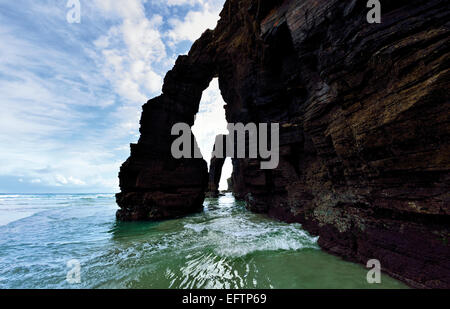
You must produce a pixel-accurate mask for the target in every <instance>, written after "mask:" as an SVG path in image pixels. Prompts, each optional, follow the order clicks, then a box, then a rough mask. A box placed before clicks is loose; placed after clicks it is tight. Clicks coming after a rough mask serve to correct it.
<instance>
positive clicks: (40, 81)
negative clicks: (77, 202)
mask: <svg viewBox="0 0 450 309" xmlns="http://www.w3.org/2000/svg"><path fill="white" fill-rule="evenodd" d="M155 1H159V0H155ZM28 4H29V5H28V6H27V10H21V9H19V8H17V6H16V5H14V4H13V3H10V2H4V3H2V4H0V8H1V10H0V19H1V20H2V27H1V28H0V42H2V48H0V81H1V83H0V109H1V110H2V112H1V113H0V145H3V148H2V150H1V151H0V161H1V162H2V164H0V175H2V176H3V175H8V176H16V177H17V179H18V181H20V182H22V183H24V184H26V183H32V184H34V185H35V186H62V188H69V187H76V188H80V189H79V191H80V192H81V191H85V190H89V191H91V190H96V189H97V188H101V189H107V190H108V191H117V190H118V177H117V173H118V171H119V167H120V165H121V164H122V162H123V161H124V160H125V159H126V156H127V155H128V152H127V151H126V150H128V149H129V147H128V143H129V142H134V141H135V140H136V139H137V137H138V127H139V118H140V113H141V105H142V104H143V103H145V102H146V101H147V100H148V99H149V98H151V97H154V96H156V95H159V93H160V91H161V85H162V77H163V76H164V75H165V72H166V71H167V70H168V69H170V68H171V67H172V65H173V63H174V62H175V59H176V57H177V56H178V54H182V53H185V52H186V51H187V50H184V49H185V48H186V46H184V47H183V48H184V49H183V50H181V49H179V48H177V49H170V48H168V47H169V45H170V44H171V43H172V44H176V43H178V42H180V41H181V40H189V41H193V40H195V39H196V38H197V37H198V36H200V34H201V33H202V32H203V31H204V30H206V28H208V27H209V28H213V27H214V26H215V23H216V21H217V19H218V13H219V11H220V8H221V7H222V4H223V0H213V1H207V0H168V2H166V1H162V2H161V5H164V8H163V9H162V10H161V11H155V12H149V11H147V12H146V10H145V7H144V5H148V4H149V2H148V1H146V0H93V1H89V2H88V1H87V2H83V6H82V14H83V16H82V23H81V24H79V25H69V24H67V22H66V20H65V15H66V11H65V10H66V8H65V5H64V3H63V4H60V3H59V2H57V1H53V0H48V1H45V2H39V3H38V2H37V1H29V3H28ZM168 7H170V9H171V10H174V11H176V12H177V14H175V15H176V16H181V17H179V19H174V18H172V19H170V21H169V19H168V18H171V15H167V13H168ZM6 8H7V9H6ZM4 12H10V14H8V15H7V14H5V13H4ZM16 15H17V16H21V17H24V18H16V19H13V18H12V17H11V16H16ZM36 16H39V18H38V19H36V18H35V17H36ZM213 90H214V91H213ZM203 97H204V100H206V101H205V102H210V103H211V104H206V105H205V106H204V105H203V103H202V109H203V110H202V112H201V113H200V114H199V116H198V120H199V121H200V122H198V124H197V127H198V126H200V127H201V128H202V130H201V132H198V134H197V136H198V138H199V140H201V145H206V146H205V147H206V148H205V149H208V150H205V151H204V154H205V156H208V158H209V156H210V154H211V151H212V144H213V142H214V137H215V135H216V133H217V132H216V131H214V130H215V129H214V128H216V126H217V125H218V124H220V123H221V124H220V126H222V125H223V126H225V125H226V123H225V122H223V121H222V120H220V119H219V118H220V117H219V118H217V117H218V116H215V115H217V113H219V114H220V113H223V109H222V107H221V106H220V104H219V105H217V104H216V103H214V102H218V101H220V100H221V98H220V95H218V86H217V82H213V84H212V88H211V89H210V90H207V91H206V92H205V94H204V96H203ZM213 103H214V104H213ZM202 114H204V115H202ZM207 115H209V116H208V117H206V116H207ZM222 116H223V115H222ZM222 119H223V118H222ZM221 121H222V122H221ZM225 133H226V132H225ZM208 160H209V159H208Z"/></svg>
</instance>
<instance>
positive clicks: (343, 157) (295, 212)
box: [117, 0, 450, 288]
mask: <svg viewBox="0 0 450 309" xmlns="http://www.w3.org/2000/svg"><path fill="white" fill-rule="evenodd" d="M361 2H362V3H361ZM394 2H395V1H392V3H391V4H389V3H387V4H386V6H385V7H384V9H383V24H381V25H378V26H377V25H368V23H367V19H366V14H367V11H366V6H365V5H364V1H339V0H328V1H317V0H276V1H266V0H227V1H226V3H225V6H224V9H223V11H222V13H221V14H220V16H221V19H220V21H219V22H218V25H217V27H216V29H215V30H214V31H207V32H206V33H205V34H203V35H202V37H201V38H200V40H198V41H197V42H196V43H195V44H194V45H193V47H192V49H191V51H190V52H189V55H188V56H183V57H180V58H179V59H178V61H177V64H176V65H175V67H174V69H173V70H172V71H171V72H169V73H168V75H167V76H166V79H165V84H164V88H163V95H162V96H160V97H158V98H156V99H153V100H151V101H149V103H147V104H146V105H145V106H144V111H143V116H142V120H141V125H142V127H141V134H142V136H141V139H140V140H139V143H138V144H137V145H132V149H131V157H130V158H129V159H128V160H127V162H126V163H125V164H124V165H123V167H122V169H121V173H120V184H121V189H122V193H120V194H118V196H117V201H118V203H119V205H120V206H121V208H122V209H121V210H120V211H119V212H118V218H119V219H126V220H131V219H133V220H139V219H140V220H142V219H162V218H169V217H173V216H181V215H184V214H187V213H190V212H193V211H198V210H200V209H201V204H202V201H203V197H204V190H205V189H206V186H207V182H208V172H207V168H206V166H207V164H206V162H205V161H204V160H202V159H183V160H173V159H171V154H170V144H171V142H172V140H173V138H172V137H171V136H170V128H171V126H172V125H173V124H174V123H176V122H185V123H188V124H190V125H192V124H193V122H194V115H195V114H196V112H197V110H198V103H199V101H200V97H201V93H202V91H203V90H204V89H205V88H206V87H207V85H208V83H209V81H210V80H211V78H212V77H213V76H218V77H219V87H220V90H221V93H222V97H223V98H224V100H225V102H226V103H227V106H226V118H227V121H228V122H229V123H237V122H242V123H244V124H245V123H248V122H254V123H262V122H264V123H266V122H267V123H270V122H277V123H280V164H279V166H278V168H277V169H275V170H273V171H261V170H260V169H259V162H255V160H251V159H233V181H232V184H233V193H234V194H235V196H237V197H239V198H246V201H247V207H248V208H249V209H250V210H252V211H255V212H262V213H267V214H268V215H269V216H272V217H276V218H278V219H281V220H284V221H288V222H300V223H302V224H303V227H304V228H305V229H307V230H308V231H310V232H311V233H313V234H315V235H319V236H320V238H319V245H320V246H321V247H322V248H323V249H324V250H326V251H329V252H332V253H334V254H337V255H340V256H343V257H344V258H346V259H349V260H352V261H357V262H360V263H362V264H364V265H365V263H366V262H367V260H368V258H380V259H382V260H383V261H384V262H383V264H382V265H383V270H384V271H386V272H388V273H390V274H391V275H393V276H395V277H397V278H399V279H401V280H403V281H406V282H408V283H409V284H410V285H413V286H417V287H446V288H448V287H450V275H449V271H448V263H447V259H445V257H447V256H449V246H448V244H447V239H449V238H450V230H449V224H448V222H449V215H450V207H449V202H448V201H449V197H448V192H450V182H449V179H450V178H449V171H450V162H449V160H448V158H449V138H448V136H449V133H448V123H449V121H448V116H449V115H450V111H449V106H450V105H449V104H448V102H449V96H448V94H449V93H448V91H445V90H446V89H447V88H448V78H449V70H448V65H447V64H448V61H447V60H448V59H449V57H450V54H449V50H448V47H447V46H449V42H448V41H449V36H448V27H447V24H448V18H449V16H448V15H449V13H448V10H447V9H446V8H447V6H448V5H447V2H446V1H444V0H429V1H421V0H412V1H397V2H395V3H394ZM419 11H420V12H421V14H419V15H418V14H417V12H419ZM430 20H433V23H430ZM424 51H426V52H424ZM405 261H407V263H406V264H405Z"/></svg>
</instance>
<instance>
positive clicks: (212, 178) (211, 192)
mask: <svg viewBox="0 0 450 309" xmlns="http://www.w3.org/2000/svg"><path fill="white" fill-rule="evenodd" d="M224 163H225V158H216V157H213V158H211V163H210V165H209V182H208V190H207V192H206V195H207V196H208V197H218V196H219V193H220V192H219V184H220V177H221V176H222V167H223V164H224Z"/></svg>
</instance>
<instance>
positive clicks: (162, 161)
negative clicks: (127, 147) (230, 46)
mask: <svg viewBox="0 0 450 309" xmlns="http://www.w3.org/2000/svg"><path fill="white" fill-rule="evenodd" d="M209 35H211V32H209V31H208V32H206V33H204V35H203V38H204V40H208V39H209V38H208V36H209ZM195 46H199V45H198V44H197V45H196V44H194V46H193V48H192V50H191V52H190V53H189V55H187V56H180V57H178V59H177V61H176V63H175V66H174V68H173V69H172V70H171V71H169V72H168V73H167V75H166V77H165V79H164V85H163V89H162V90H163V93H162V95H161V96H159V97H157V98H154V99H152V100H150V101H148V102H147V103H146V104H145V105H144V106H143V111H142V117H141V121H140V123H141V128H140V133H141V137H140V139H139V141H138V143H137V144H132V145H131V156H130V157H129V158H128V160H127V161H126V162H125V163H124V164H123V166H122V167H121V170H120V174H119V178H120V188H121V191H122V192H121V193H119V194H117V203H118V205H119V206H120V208H121V209H120V210H119V211H118V212H117V218H118V219H120V220H124V221H128V220H160V219H167V218H173V217H178V216H183V215H186V214H189V213H193V212H197V211H200V210H202V209H203V206H202V204H203V200H204V197H205V190H206V187H207V184H208V169H207V164H206V162H205V161H204V160H203V159H198V158H192V159H189V158H183V159H174V158H173V157H172V154H171V145H172V142H173V141H174V139H175V138H176V137H174V136H172V135H171V130H172V127H173V125H175V124H176V123H186V124H188V125H189V126H191V127H192V126H193V124H194V120H195V115H196V114H197V112H198V109H199V104H200V100H201V96H202V93H203V91H204V90H205V89H206V88H207V87H208V85H209V83H210V82H211V80H212V79H213V77H214V76H215V75H216V74H217V73H216V67H215V64H214V60H213V56H214V50H211V49H209V48H208V47H207V48H203V45H202V47H201V48H197V49H196V48H195ZM192 139H193V140H194V143H193V144H194V145H195V146H194V147H197V143H196V142H195V137H194V136H193V135H192Z"/></svg>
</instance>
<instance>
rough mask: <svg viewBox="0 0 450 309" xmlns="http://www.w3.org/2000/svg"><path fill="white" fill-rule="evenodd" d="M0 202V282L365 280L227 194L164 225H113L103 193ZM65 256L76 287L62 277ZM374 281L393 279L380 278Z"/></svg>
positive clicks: (290, 283)
mask: <svg viewBox="0 0 450 309" xmlns="http://www.w3.org/2000/svg"><path fill="white" fill-rule="evenodd" d="M0 199H1V200H0V218H8V219H9V222H8V221H4V222H6V224H5V225H3V226H0V288H279V287H284V288H299V287H300V288H301V287H305V288H314V287H317V288H320V287H331V288H333V287H338V288H341V287H358V288H361V287H369V288H370V287H371V286H367V283H366V281H365V278H366V270H365V269H364V268H363V267H362V266H360V265H355V264H352V263H347V262H344V261H342V260H340V259H338V258H335V257H333V256H330V255H328V254H325V253H323V252H322V251H320V249H319V247H318V246H317V237H312V236H311V235H309V234H308V233H307V232H305V231H304V230H303V229H302V227H301V225H299V224H291V225H289V224H285V223H281V222H277V221H274V220H272V219H270V218H267V217H265V216H261V215H257V214H253V213H250V212H248V211H247V210H246V209H245V207H244V204H243V203H241V202H236V201H235V200H234V198H233V197H232V196H231V195H227V196H224V197H221V198H219V199H208V200H206V201H205V211H204V212H203V213H200V214H196V215H192V216H189V217H186V218H181V219H177V220H169V221H164V222H116V220H115V212H116V210H117V206H116V204H115V200H114V195H112V194H111V195H108V194H106V195H105V194H84V195H74V194H71V195H61V194H58V195H24V196H22V195H18V196H15V197H14V196H7V197H5V196H1V197H0ZM2 213H3V214H2ZM0 222H1V220H0ZM72 259H77V260H79V261H80V263H81V271H82V273H81V278H82V282H81V284H79V285H70V284H69V283H67V282H66V275H67V272H68V271H69V269H68V268H67V261H69V260H72ZM380 287H383V288H389V287H403V285H402V284H400V283H398V282H397V281H395V280H393V279H391V278H388V277H383V285H382V286H380Z"/></svg>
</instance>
